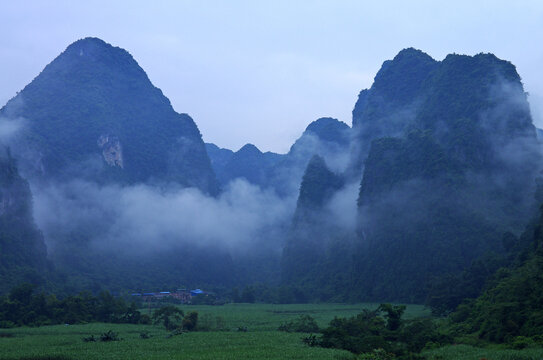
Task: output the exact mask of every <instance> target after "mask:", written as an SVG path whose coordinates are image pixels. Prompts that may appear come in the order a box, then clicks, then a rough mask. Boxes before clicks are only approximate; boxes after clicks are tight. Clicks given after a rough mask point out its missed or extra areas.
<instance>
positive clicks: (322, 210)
mask: <svg viewBox="0 0 543 360" xmlns="http://www.w3.org/2000/svg"><path fill="white" fill-rule="evenodd" d="M344 185H345V182H344V178H343V177H342V176H341V175H338V174H335V173H334V172H332V171H330V169H329V168H328V166H327V165H326V163H325V161H324V159H323V158H321V157H320V156H318V155H314V156H313V157H312V158H311V160H310V161H309V164H308V165H307V168H306V170H305V173H304V176H303V178H302V184H301V186H300V195H299V196H298V202H297V205H296V212H295V213H294V218H293V221H292V225H291V229H290V231H289V233H288V236H287V242H286V244H285V247H284V249H283V258H282V271H281V280H282V281H283V283H286V284H289V285H290V286H297V287H301V288H303V289H304V291H305V296H306V297H307V298H309V299H315V298H317V299H319V300H321V301H332V300H335V301H337V300H341V298H338V297H337V295H338V294H341V293H342V291H341V287H342V286H343V284H344V283H345V281H344V280H342V281H339V278H341V277H348V276H349V272H350V267H351V265H352V262H351V258H350V256H349V254H350V253H351V252H350V251H349V249H350V250H352V247H351V237H350V236H349V234H348V233H347V229H344V228H342V226H341V225H340V224H338V222H337V221H336V219H335V217H334V216H333V214H332V213H331V212H330V211H329V209H327V208H326V205H327V204H328V203H329V202H330V200H331V198H332V197H333V196H334V195H335V194H336V193H337V192H338V191H339V190H340V189H342V188H343V186H344ZM324 269H325V271H323V270H324ZM332 273H333V274H335V277H333V278H331V277H330V276H329V275H330V274H332ZM298 300H299V299H298Z"/></svg>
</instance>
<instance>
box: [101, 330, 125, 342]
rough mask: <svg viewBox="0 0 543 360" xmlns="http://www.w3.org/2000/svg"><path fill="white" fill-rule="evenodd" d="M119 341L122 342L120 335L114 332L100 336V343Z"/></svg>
mask: <svg viewBox="0 0 543 360" xmlns="http://www.w3.org/2000/svg"><path fill="white" fill-rule="evenodd" d="M119 340H121V338H119V334H118V333H116V332H114V331H112V330H108V331H107V332H105V333H103V334H102V335H100V341H103V342H107V341H119Z"/></svg>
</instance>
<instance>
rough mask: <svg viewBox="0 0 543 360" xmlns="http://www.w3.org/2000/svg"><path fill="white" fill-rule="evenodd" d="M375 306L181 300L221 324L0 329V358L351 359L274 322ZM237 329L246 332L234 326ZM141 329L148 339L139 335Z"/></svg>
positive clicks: (460, 352) (476, 355)
mask: <svg viewBox="0 0 543 360" xmlns="http://www.w3.org/2000/svg"><path fill="white" fill-rule="evenodd" d="M376 307H377V304H355V305H345V304H299V305H273V304H228V305H224V306H184V307H182V308H183V310H184V311H185V312H187V311H197V312H198V314H199V321H198V322H199V324H200V325H202V326H206V325H207V326H208V327H210V328H215V329H217V328H218V327H219V328H221V329H222V330H220V331H218V330H214V331H199V332H188V333H183V334H180V335H175V336H170V337H168V335H169V333H168V332H167V331H166V330H164V328H163V327H162V326H158V325H156V326H154V325H126V324H102V323H93V324H85V325H56V326H43V327H37V328H29V327H22V328H14V329H1V330H0V359H10V360H15V359H19V360H23V359H25V360H31V359H32V360H68V359H146V360H148V359H210V360H211V359H232V360H233V359H351V358H352V356H351V355H350V353H348V352H346V351H342V350H333V349H323V348H318V347H308V346H306V345H305V344H303V343H302V341H301V338H302V337H303V336H305V334H300V333H285V332H280V331H277V327H278V326H279V325H280V324H281V323H284V322H286V321H289V320H293V319H295V318H297V317H298V316H299V315H302V314H307V315H311V316H312V317H314V318H315V319H316V320H317V322H318V324H319V326H321V327H324V326H326V325H327V324H328V323H329V321H330V320H332V319H333V318H334V317H335V316H340V317H345V316H353V315H356V314H358V313H359V312H360V311H361V310H362V309H364V308H371V309H375V308H376ZM146 311H147V310H143V312H146ZM418 316H429V311H428V310H426V309H424V307H423V306H420V305H408V307H407V311H406V313H405V317H406V318H410V317H418ZM240 328H242V329H243V328H246V329H247V331H246V332H244V331H239V329H240ZM109 330H112V331H114V332H116V333H118V334H119V337H120V338H121V339H122V340H120V341H111V342H84V341H83V338H85V337H88V336H90V335H94V336H95V337H98V336H100V334H102V333H105V332H107V331H109ZM142 333H146V334H148V335H149V338H147V339H143V338H142V337H141V336H140V334H142ZM425 355H426V356H427V357H428V359H435V360H437V359H443V360H445V359H474V360H479V359H482V358H486V359H489V360H490V359H492V360H512V359H522V360H528V359H541V358H543V349H524V350H521V351H513V350H499V349H493V350H492V349H491V350H488V349H479V348H474V347H470V346H465V345H457V346H448V347H445V348H441V349H436V350H431V351H427V352H425Z"/></svg>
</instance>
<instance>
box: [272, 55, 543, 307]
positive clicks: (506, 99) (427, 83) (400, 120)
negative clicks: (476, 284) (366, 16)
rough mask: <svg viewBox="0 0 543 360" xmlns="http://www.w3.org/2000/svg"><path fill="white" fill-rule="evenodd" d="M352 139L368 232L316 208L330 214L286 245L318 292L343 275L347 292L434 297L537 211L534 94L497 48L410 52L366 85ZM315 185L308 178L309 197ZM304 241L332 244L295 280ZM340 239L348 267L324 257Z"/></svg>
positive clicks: (288, 264)
mask: <svg viewBox="0 0 543 360" xmlns="http://www.w3.org/2000/svg"><path fill="white" fill-rule="evenodd" d="M352 136H353V138H352V142H351V147H350V150H349V151H350V154H351V160H350V163H349V166H348V167H347V169H346V171H345V172H344V173H343V174H344V176H343V178H344V181H346V182H347V183H348V182H351V181H353V179H354V180H356V179H357V177H358V176H360V175H357V174H362V175H361V176H362V179H361V181H360V188H359V192H358V196H357V197H353V199H352V201H357V205H358V220H357V230H356V232H354V231H353V232H351V233H349V232H345V231H344V232H341V231H338V229H337V228H336V229H326V226H322V224H326V221H325V220H326V219H327V218H330V214H329V211H328V210H324V211H323V210H319V207H317V206H315V207H313V209H314V211H313V212H311V217H313V218H319V216H320V221H314V222H313V223H308V222H301V221H298V220H297V219H295V221H294V222H293V228H294V229H296V231H295V232H294V233H298V234H300V233H301V232H303V233H304V235H303V236H300V235H297V236H294V237H292V238H291V239H290V244H291V245H290V248H289V246H287V247H285V252H284V258H283V274H284V275H285V276H284V277H283V280H284V281H285V283H287V284H288V283H290V284H296V285H299V286H302V287H303V288H305V289H311V290H315V289H317V290H316V291H315V292H314V296H316V297H317V298H319V297H320V298H326V297H327V296H328V295H327V294H324V293H323V292H324V291H326V292H328V293H329V292H330V291H329V289H327V288H326V286H325V284H327V283H332V282H333V281H335V282H336V283H338V282H342V285H340V286H338V288H345V289H349V290H347V291H344V292H343V299H356V300H361V299H362V300H379V301H382V300H389V301H407V302H420V301H423V300H424V298H425V295H426V292H427V285H426V284H428V282H429V281H430V280H431V279H432V278H433V277H436V276H439V275H440V274H458V273H459V272H461V271H462V269H464V268H466V267H467V266H469V265H470V264H471V263H472V261H473V260H474V259H477V258H479V257H480V256H482V255H483V254H485V253H486V252H488V251H497V252H500V251H503V248H502V242H501V239H502V234H503V233H504V232H506V231H511V232H513V233H518V232H520V231H522V229H523V227H524V226H525V224H526V222H527V221H528V219H530V218H531V216H532V215H533V213H534V211H535V209H536V203H535V200H534V192H535V179H536V177H537V176H538V175H539V172H540V169H541V165H542V159H541V154H540V150H539V146H538V142H537V139H536V132H535V128H534V126H533V124H532V118H531V115H530V111H529V106H528V103H527V99H526V94H525V93H524V90H523V87H522V83H521V81H520V77H519V76H518V74H517V72H516V69H515V67H514V66H513V65H512V64H511V63H509V62H507V61H503V60H500V59H498V58H496V57H495V56H494V55H492V54H479V55H476V56H463V55H449V56H447V57H446V58H445V59H444V60H443V61H441V62H438V61H435V60H433V59H432V58H431V57H429V56H428V55H426V54H425V53H423V52H421V51H419V50H415V49H405V50H402V51H401V52H400V53H399V54H398V55H397V56H396V57H395V58H394V59H393V60H390V61H385V62H384V63H383V66H382V68H381V69H380V70H379V72H378V74H377V75H376V77H375V81H374V84H373V85H372V87H371V88H370V89H368V90H363V91H362V92H361V93H360V95H359V98H358V101H357V103H356V105H355V107H354V110H353V128H352ZM327 163H329V162H328V161H327ZM322 176H323V182H326V181H327V179H329V178H330V176H329V175H322ZM307 185H309V186H310V188H309V189H312V192H313V193H322V190H319V186H318V185H315V184H313V185H311V184H309V183H308V184H307ZM309 189H308V188H304V187H303V186H302V188H301V191H300V198H299V199H301V198H302V195H303V193H302V191H303V192H304V193H306V194H307V193H311V191H309ZM339 193H340V192H339V191H338V194H339ZM298 206H300V201H299V202H298ZM321 207H322V206H321ZM324 208H325V209H326V205H325V206H324ZM297 212H298V209H297ZM323 219H324V220H323ZM328 222H330V221H329V220H328ZM315 229H317V230H316V231H315ZM305 234H309V235H308V236H306V235H305ZM304 238H305V239H311V241H312V242H313V244H312V245H311V246H306V247H307V248H311V249H314V248H318V249H319V251H320V252H321V254H319V256H320V258H319V259H320V260H318V261H317V262H315V263H317V264H320V265H318V267H319V271H317V272H316V273H315V272H313V274H312V275H311V276H308V277H304V276H303V275H298V279H293V277H292V275H288V274H296V272H295V271H290V269H295V267H296V266H297V263H299V262H303V260H301V259H303V253H304V251H299V252H297V256H292V255H291V254H292V253H293V251H292V248H293V247H294V246H293V244H295V243H296V241H299V239H304ZM336 242H337V245H334V244H335V243H336ZM305 243H306V244H307V241H306V242H305ZM350 243H352V244H353V246H354V248H351V247H350V246H349V244H350ZM316 244H319V245H316ZM330 244H332V245H331V246H332V247H334V246H335V249H334V251H335V253H336V254H341V256H339V255H337V256H336V258H337V259H339V258H343V259H344V260H343V263H344V264H345V267H344V268H343V269H341V270H340V269H337V268H334V266H333V265H331V263H329V265H328V266H324V265H323V264H324V263H323V260H322V259H326V258H327V255H325V254H326V253H330V251H331V248H330ZM307 251H310V250H307ZM309 253H310V254H313V252H309ZM310 258H315V257H314V256H310ZM351 260H352V262H351ZM351 265H352V266H351ZM345 268H347V269H348V270H345ZM344 271H347V272H348V274H349V275H347V276H345V273H344ZM298 273H299V274H301V273H303V272H300V271H298ZM322 274H325V275H324V276H323V275H322ZM317 279H318V280H317ZM323 287H324V289H323ZM319 291H320V293H319ZM340 294H341V292H338V293H336V294H335V295H336V298H338V297H339V298H341V295H340Z"/></svg>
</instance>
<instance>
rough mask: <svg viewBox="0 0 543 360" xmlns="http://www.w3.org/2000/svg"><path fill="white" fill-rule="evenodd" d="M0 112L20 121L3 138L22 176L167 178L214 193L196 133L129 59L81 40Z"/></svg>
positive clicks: (128, 179) (103, 45)
mask: <svg viewBox="0 0 543 360" xmlns="http://www.w3.org/2000/svg"><path fill="white" fill-rule="evenodd" d="M0 116H1V117H4V118H9V119H22V124H23V126H22V127H21V130H20V131H19V132H18V133H17V137H16V138H14V139H13V141H12V142H11V143H10V145H11V147H12V149H13V153H14V155H15V156H16V157H17V158H18V159H20V164H21V170H22V171H24V174H26V175H27V176H28V177H30V178H34V177H39V178H42V179H62V180H63V181H64V180H67V179H73V178H85V179H89V180H91V181H100V182H121V183H126V184H134V183H141V182H149V181H155V182H164V183H167V182H175V183H178V184H181V185H182V186H192V187H197V188H199V189H201V190H202V191H204V192H207V193H211V194H215V193H216V192H217V184H216V180H215V176H214V174H213V170H212V169H211V165H210V161H209V158H208V156H207V153H206V150H205V146H204V143H203V141H202V137H201V135H200V132H199V130H198V128H197V127H196V124H195V123H194V121H193V120H192V119H191V118H190V116H188V115H187V114H178V113H176V112H175V111H174V110H173V108H172V106H171V104H170V101H169V100H168V99H167V98H166V97H165V96H164V95H163V94H162V91H160V89H158V88H156V87H155V86H153V84H152V83H151V82H150V80H149V78H148V77H147V75H146V73H145V71H144V70H143V69H142V68H141V67H140V66H139V65H138V63H137V62H136V61H135V60H134V59H133V58H132V56H131V55H130V54H129V53H128V52H127V51H126V50H123V49H121V48H118V47H113V46H111V45H109V44H107V43H105V42H104V41H102V40H100V39H97V38H85V39H82V40H79V41H76V42H75V43H73V44H71V45H70V46H68V48H67V49H66V50H65V51H64V52H63V53H62V54H60V55H59V56H58V57H57V58H56V59H54V60H53V61H52V62H51V63H50V64H49V65H47V66H46V67H45V68H44V69H43V71H42V72H41V73H40V74H39V75H38V76H37V77H36V78H35V79H34V80H33V81H32V82H31V83H30V84H28V85H27V86H26V87H25V88H24V89H23V90H22V91H20V92H19V93H18V94H17V96H15V97H14V98H13V99H11V100H10V101H9V102H8V103H7V104H6V106H4V107H3V108H2V109H1V110H0Z"/></svg>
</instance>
